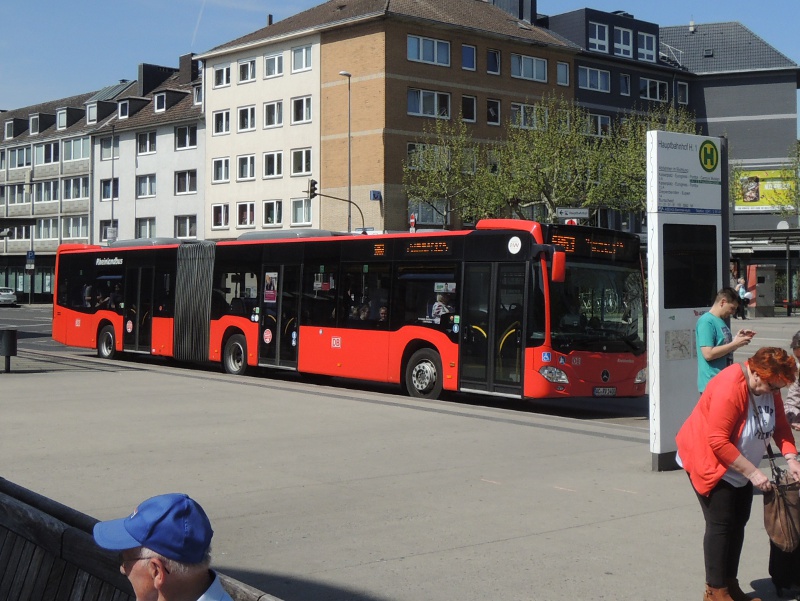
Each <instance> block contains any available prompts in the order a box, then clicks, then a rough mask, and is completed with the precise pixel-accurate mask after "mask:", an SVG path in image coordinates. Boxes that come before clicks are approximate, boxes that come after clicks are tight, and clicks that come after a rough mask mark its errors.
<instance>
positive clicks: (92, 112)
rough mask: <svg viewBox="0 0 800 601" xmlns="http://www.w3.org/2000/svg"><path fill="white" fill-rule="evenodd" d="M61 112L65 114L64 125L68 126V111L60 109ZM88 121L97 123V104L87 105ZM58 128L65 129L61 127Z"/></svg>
mask: <svg viewBox="0 0 800 601" xmlns="http://www.w3.org/2000/svg"><path fill="white" fill-rule="evenodd" d="M59 113H60V114H63V115H64V127H66V126H67V111H59ZM86 123H88V124H92V123H97V105H96V104H90V105H89V106H87V107H86ZM58 129H63V128H62V127H59V128H58Z"/></svg>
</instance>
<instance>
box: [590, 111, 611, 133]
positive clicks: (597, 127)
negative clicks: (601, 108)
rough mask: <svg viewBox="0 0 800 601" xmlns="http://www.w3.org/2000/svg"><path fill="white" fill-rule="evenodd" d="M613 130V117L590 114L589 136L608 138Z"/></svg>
mask: <svg viewBox="0 0 800 601" xmlns="http://www.w3.org/2000/svg"><path fill="white" fill-rule="evenodd" d="M610 130H611V117H609V116H608V115H596V114H594V113H589V135H590V136H607V135H608V133H609V131H610Z"/></svg>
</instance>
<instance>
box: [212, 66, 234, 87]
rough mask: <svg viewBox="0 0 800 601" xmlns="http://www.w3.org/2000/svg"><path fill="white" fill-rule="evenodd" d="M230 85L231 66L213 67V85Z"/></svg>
mask: <svg viewBox="0 0 800 601" xmlns="http://www.w3.org/2000/svg"><path fill="white" fill-rule="evenodd" d="M229 85H231V66H230V65H225V66H221V67H214V87H215V88H222V87H224V86H229Z"/></svg>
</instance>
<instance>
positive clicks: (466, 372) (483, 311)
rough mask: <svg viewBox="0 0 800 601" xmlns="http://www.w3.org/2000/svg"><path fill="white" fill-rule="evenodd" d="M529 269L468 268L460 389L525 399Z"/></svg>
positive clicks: (506, 265) (497, 265) (505, 265)
mask: <svg viewBox="0 0 800 601" xmlns="http://www.w3.org/2000/svg"><path fill="white" fill-rule="evenodd" d="M525 278H526V269H525V264H524V263H466V264H465V265H464V280H463V284H462V290H463V294H462V299H463V301H462V306H461V338H460V341H461V342H460V357H461V360H460V364H461V373H460V388H461V389H462V390H466V391H468V390H474V391H477V392H489V393H493V394H499V395H504V396H514V397H516V396H521V395H522V373H523V353H522V347H523V336H522V333H523V331H524V330H523V327H524V324H523V315H524V313H523V306H524V302H525V298H524V294H525Z"/></svg>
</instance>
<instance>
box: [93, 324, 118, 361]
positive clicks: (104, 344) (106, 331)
mask: <svg viewBox="0 0 800 601" xmlns="http://www.w3.org/2000/svg"><path fill="white" fill-rule="evenodd" d="M116 355H117V337H116V335H115V334H114V326H110V325H109V326H104V327H103V329H102V330H100V335H99V336H98V337H97V356H98V357H100V358H101V359H113V358H114V357H116Z"/></svg>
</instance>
